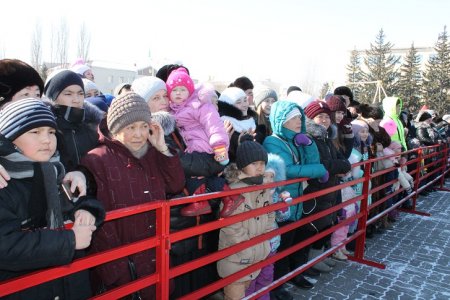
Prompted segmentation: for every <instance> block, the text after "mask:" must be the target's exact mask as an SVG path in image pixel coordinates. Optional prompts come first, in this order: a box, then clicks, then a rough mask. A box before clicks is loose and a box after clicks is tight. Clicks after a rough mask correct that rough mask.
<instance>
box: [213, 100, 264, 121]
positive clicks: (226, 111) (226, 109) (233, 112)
mask: <svg viewBox="0 0 450 300" xmlns="http://www.w3.org/2000/svg"><path fill="white" fill-rule="evenodd" d="M218 105H219V115H220V116H221V117H222V116H228V117H232V118H235V119H236V120H239V121H242V120H247V119H250V118H253V119H256V118H257V114H256V112H255V111H254V110H253V109H251V108H250V107H249V108H248V110H247V116H244V115H243V114H242V111H240V110H239V109H238V108H237V107H235V106H234V105H231V104H229V103H226V102H224V101H218Z"/></svg>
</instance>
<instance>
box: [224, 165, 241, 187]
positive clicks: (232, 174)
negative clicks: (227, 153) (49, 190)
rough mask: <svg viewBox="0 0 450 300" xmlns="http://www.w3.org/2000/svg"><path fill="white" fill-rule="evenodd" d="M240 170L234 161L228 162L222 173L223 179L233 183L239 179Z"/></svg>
mask: <svg viewBox="0 0 450 300" xmlns="http://www.w3.org/2000/svg"><path fill="white" fill-rule="evenodd" d="M241 173H242V172H241V171H240V170H239V169H238V167H237V165H236V163H231V164H229V165H228V166H227V167H226V168H225V170H224V171H223V174H224V175H225V179H226V180H227V182H228V183H230V184H231V183H235V182H238V181H239V175H241Z"/></svg>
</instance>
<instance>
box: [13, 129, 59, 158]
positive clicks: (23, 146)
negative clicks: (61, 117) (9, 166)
mask: <svg viewBox="0 0 450 300" xmlns="http://www.w3.org/2000/svg"><path fill="white" fill-rule="evenodd" d="M55 134H56V130H55V128H52V127H48V126H43V127H37V128H33V129H31V130H29V131H27V132H25V133H24V134H22V135H21V136H19V137H18V138H16V139H15V140H14V141H13V143H14V145H16V147H17V148H19V149H20V151H22V154H23V155H24V156H26V157H28V158H29V159H31V160H33V161H40V162H45V161H49V160H50V158H51V157H52V156H53V154H54V153H55V151H56V135H55Z"/></svg>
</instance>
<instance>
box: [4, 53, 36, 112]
mask: <svg viewBox="0 0 450 300" xmlns="http://www.w3.org/2000/svg"><path fill="white" fill-rule="evenodd" d="M33 85H37V86H38V87H39V90H40V91H41V94H42V93H43V92H44V82H43V81H42V78H41V76H40V75H39V73H38V72H37V71H36V70H35V69H34V68H33V67H32V66H30V65H28V64H26V63H24V62H23V61H21V60H18V59H1V60H0V103H1V104H4V103H6V102H8V101H10V100H11V98H12V97H13V96H14V95H15V94H16V93H17V92H18V91H20V90H21V89H24V88H26V87H28V86H33Z"/></svg>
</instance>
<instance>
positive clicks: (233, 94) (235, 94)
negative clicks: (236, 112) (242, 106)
mask: <svg viewBox="0 0 450 300" xmlns="http://www.w3.org/2000/svg"><path fill="white" fill-rule="evenodd" d="M243 97H247V95H246V94H245V92H244V91H243V90H242V89H240V88H237V87H229V88H226V89H225V90H224V91H223V92H222V93H221V94H220V97H219V101H223V102H226V103H228V104H231V105H234V103H236V101H238V100H239V99H241V98H243Z"/></svg>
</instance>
